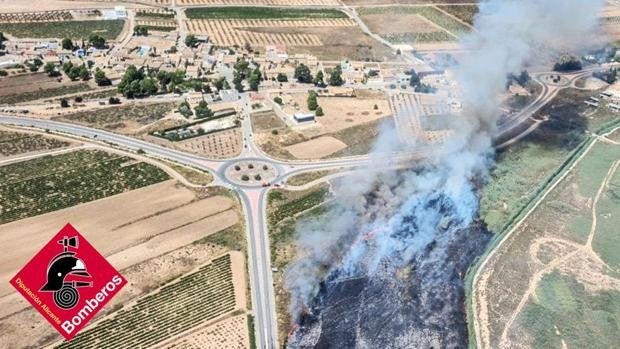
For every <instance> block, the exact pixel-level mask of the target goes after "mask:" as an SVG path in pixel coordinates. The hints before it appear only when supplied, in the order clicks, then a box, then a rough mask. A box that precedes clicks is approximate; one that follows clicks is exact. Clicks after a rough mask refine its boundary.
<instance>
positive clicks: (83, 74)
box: [78, 64, 90, 81]
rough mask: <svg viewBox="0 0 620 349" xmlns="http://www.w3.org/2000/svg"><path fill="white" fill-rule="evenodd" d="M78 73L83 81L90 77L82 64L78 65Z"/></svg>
mask: <svg viewBox="0 0 620 349" xmlns="http://www.w3.org/2000/svg"><path fill="white" fill-rule="evenodd" d="M78 75H79V77H80V79H82V80H83V81H86V80H88V79H90V72H89V71H88V68H86V65H84V64H82V65H81V66H80V68H79V69H78Z"/></svg>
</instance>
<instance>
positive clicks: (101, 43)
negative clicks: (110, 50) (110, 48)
mask: <svg viewBox="0 0 620 349" xmlns="http://www.w3.org/2000/svg"><path fill="white" fill-rule="evenodd" d="M88 42H89V43H90V45H91V46H94V47H95V48H99V49H101V48H105V39H104V38H103V37H102V36H100V35H97V34H90V36H89V37H88Z"/></svg>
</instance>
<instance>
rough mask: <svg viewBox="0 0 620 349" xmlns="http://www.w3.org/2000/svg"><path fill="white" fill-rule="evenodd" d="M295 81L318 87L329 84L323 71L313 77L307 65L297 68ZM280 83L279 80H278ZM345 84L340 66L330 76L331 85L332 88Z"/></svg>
mask: <svg viewBox="0 0 620 349" xmlns="http://www.w3.org/2000/svg"><path fill="white" fill-rule="evenodd" d="M295 79H297V81H298V82H300V83H304V84H314V85H315V86H318V87H325V86H327V84H326V83H325V78H324V74H323V71H321V70H319V71H318V72H317V73H316V76H315V77H312V74H311V73H310V68H308V66H306V65H305V64H300V65H298V66H297V67H296V68H295ZM278 81H279V80H278ZM342 84H344V80H343V79H342V68H341V67H340V65H337V66H336V67H335V68H334V69H332V71H331V73H330V75H329V85H331V86H341V85H342Z"/></svg>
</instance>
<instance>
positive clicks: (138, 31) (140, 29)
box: [133, 25, 149, 36]
mask: <svg viewBox="0 0 620 349" xmlns="http://www.w3.org/2000/svg"><path fill="white" fill-rule="evenodd" d="M133 33H134V35H138V36H148V35H149V29H148V28H147V27H145V26H141V25H139V26H137V27H135V28H134V29H133Z"/></svg>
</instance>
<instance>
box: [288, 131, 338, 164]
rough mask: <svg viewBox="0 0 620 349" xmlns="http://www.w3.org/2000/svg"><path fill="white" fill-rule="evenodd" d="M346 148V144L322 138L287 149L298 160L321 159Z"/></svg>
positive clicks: (327, 137) (330, 138)
mask: <svg viewBox="0 0 620 349" xmlns="http://www.w3.org/2000/svg"><path fill="white" fill-rule="evenodd" d="M346 147H347V145H346V144H344V143H343V142H342V141H340V140H338V139H336V138H334V137H330V136H321V137H318V138H314V139H311V140H309V141H306V142H301V143H297V144H294V145H291V146H288V147H286V148H285V149H286V150H287V151H289V152H290V153H291V154H293V156H294V157H296V158H298V159H320V158H324V157H326V156H329V155H331V154H333V153H335V152H337V151H339V150H342V149H344V148H346Z"/></svg>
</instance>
